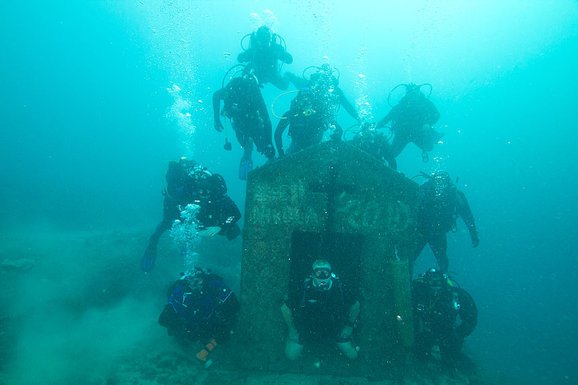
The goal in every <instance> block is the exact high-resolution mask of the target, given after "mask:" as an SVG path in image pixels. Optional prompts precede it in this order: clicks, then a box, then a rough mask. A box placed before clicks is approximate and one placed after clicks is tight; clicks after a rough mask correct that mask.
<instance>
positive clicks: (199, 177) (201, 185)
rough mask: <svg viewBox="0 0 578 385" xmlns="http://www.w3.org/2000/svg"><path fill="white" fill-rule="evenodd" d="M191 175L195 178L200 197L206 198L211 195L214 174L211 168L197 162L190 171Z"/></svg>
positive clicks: (194, 183)
mask: <svg viewBox="0 0 578 385" xmlns="http://www.w3.org/2000/svg"><path fill="white" fill-rule="evenodd" d="M189 177H190V178H191V179H192V180H193V186H194V188H195V190H196V193H197V194H198V198H200V199H204V198H208V197H209V196H210V195H211V190H212V177H213V174H212V173H211V172H210V171H209V170H207V169H206V168H205V167H203V166H201V165H200V164H197V165H195V167H193V168H192V169H191V170H190V171H189Z"/></svg>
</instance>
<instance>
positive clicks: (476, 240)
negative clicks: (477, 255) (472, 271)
mask: <svg viewBox="0 0 578 385" xmlns="http://www.w3.org/2000/svg"><path fill="white" fill-rule="evenodd" d="M471 238H472V247H474V248H475V247H478V246H479V245H480V238H478V233H477V232H476V231H474V232H472V234H471Z"/></svg>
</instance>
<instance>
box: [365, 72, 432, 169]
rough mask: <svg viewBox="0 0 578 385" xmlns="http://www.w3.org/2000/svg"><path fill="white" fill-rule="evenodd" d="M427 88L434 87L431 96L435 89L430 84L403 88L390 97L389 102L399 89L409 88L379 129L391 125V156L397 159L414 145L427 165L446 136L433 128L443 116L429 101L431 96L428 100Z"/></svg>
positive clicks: (380, 123)
mask: <svg viewBox="0 0 578 385" xmlns="http://www.w3.org/2000/svg"><path fill="white" fill-rule="evenodd" d="M426 85H427V86H429V87H430V94H431V85H430V84H428V83H425V84H420V85H416V84H413V83H409V84H399V85H397V86H396V87H394V88H393V89H392V90H391V91H390V93H389V96H388V102H389V99H390V97H391V93H392V92H393V91H394V90H395V89H397V88H398V87H401V86H403V87H405V96H404V97H403V98H401V100H400V101H399V103H398V104H396V105H395V106H393V107H392V109H391V111H390V112H389V113H388V114H387V115H386V116H385V117H384V118H383V119H381V120H380V121H379V122H378V123H377V126H376V128H378V129H379V128H381V127H384V126H385V125H386V124H388V123H389V122H391V130H392V132H393V142H392V146H391V152H392V156H393V157H394V158H397V156H398V155H399V154H400V153H401V152H402V151H403V149H404V148H405V146H406V145H407V144H408V143H410V142H413V143H415V145H416V146H418V147H419V148H420V149H421V150H422V158H423V160H424V162H427V160H428V154H427V153H428V152H429V151H431V150H432V149H433V146H434V144H435V143H437V141H438V140H440V139H441V138H442V136H443V134H442V133H439V132H437V131H436V130H434V128H433V127H432V126H433V125H434V124H435V123H436V122H437V121H438V120H439V118H440V113H439V111H438V110H437V108H436V107H435V105H434V104H433V103H432V102H431V100H429V96H428V97H426V96H425V95H424V94H423V93H422V92H421V87H423V86H426ZM390 105H391V104H390Z"/></svg>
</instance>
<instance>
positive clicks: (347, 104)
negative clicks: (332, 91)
mask: <svg viewBox="0 0 578 385" xmlns="http://www.w3.org/2000/svg"><path fill="white" fill-rule="evenodd" d="M337 90H338V92H339V102H340V103H341V105H342V106H343V108H344V109H345V111H347V113H348V114H349V115H351V117H352V118H353V119H355V120H357V121H358V122H359V120H360V119H359V114H358V113H357V110H356V109H355V107H353V104H351V103H350V102H349V100H347V98H346V97H345V95H344V94H343V91H342V90H341V89H340V88H337Z"/></svg>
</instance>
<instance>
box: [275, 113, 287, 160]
mask: <svg viewBox="0 0 578 385" xmlns="http://www.w3.org/2000/svg"><path fill="white" fill-rule="evenodd" d="M288 126H289V111H287V112H286V113H285V114H284V115H283V118H281V120H279V123H278V124H277V128H275V146H276V147H277V153H278V154H279V157H280V158H281V157H283V156H285V151H283V133H284V132H285V129H286V128H287V127H288Z"/></svg>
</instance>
